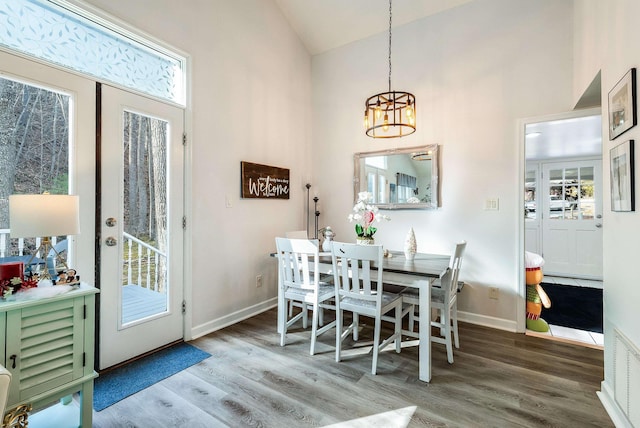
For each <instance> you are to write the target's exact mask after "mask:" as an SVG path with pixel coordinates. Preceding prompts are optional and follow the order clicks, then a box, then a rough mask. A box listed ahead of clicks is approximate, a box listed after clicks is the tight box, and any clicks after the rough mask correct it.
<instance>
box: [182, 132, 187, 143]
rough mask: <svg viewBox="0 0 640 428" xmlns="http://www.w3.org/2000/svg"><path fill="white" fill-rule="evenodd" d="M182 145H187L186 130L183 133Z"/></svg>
mask: <svg viewBox="0 0 640 428" xmlns="http://www.w3.org/2000/svg"><path fill="white" fill-rule="evenodd" d="M182 145H183V146H186V145H187V133H186V132H185V133H184V134H182Z"/></svg>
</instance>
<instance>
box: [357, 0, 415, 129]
mask: <svg viewBox="0 0 640 428" xmlns="http://www.w3.org/2000/svg"><path fill="white" fill-rule="evenodd" d="M392 3H393V0H389V58H388V60H389V90H388V92H380V93H377V94H375V95H372V96H370V97H369V98H367V100H366V101H365V103H364V129H365V133H366V134H367V136H369V137H372V138H398V137H404V136H405V135H411V134H413V133H414V132H416V97H415V96H414V95H413V94H412V93H410V92H405V91H393V90H392V89H391V38H392V33H393V31H392V30H393V7H392Z"/></svg>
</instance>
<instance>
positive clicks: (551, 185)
mask: <svg viewBox="0 0 640 428" xmlns="http://www.w3.org/2000/svg"><path fill="white" fill-rule="evenodd" d="M523 131H524V132H523V144H524V154H525V161H524V164H525V174H524V175H525V177H524V201H523V212H524V249H525V251H529V252H532V253H536V254H539V255H541V256H542V257H543V259H544V265H543V268H542V269H543V273H544V279H543V285H544V284H545V281H546V284H548V285H547V287H548V288H550V289H556V288H557V289H562V291H563V294H564V292H565V291H569V290H570V289H571V290H570V291H572V292H574V291H575V292H576V293H578V295H580V293H582V294H587V293H589V292H590V291H589V289H593V288H595V289H598V288H599V289H600V292H601V290H602V287H603V282H602V279H603V278H602V230H603V228H604V226H605V225H604V224H603V222H602V203H603V201H602V173H601V171H602V119H601V111H600V108H595V109H584V110H576V111H572V112H568V113H564V114H558V115H551V116H544V117H538V118H530V119H527V120H525V121H524V129H523ZM581 287H585V288H581ZM543 288H544V287H543ZM573 288H575V290H573ZM591 291H593V290H591ZM554 293H555V291H554ZM574 295H575V294H574ZM574 299H575V301H574V306H578V307H579V306H580V301H581V300H583V299H582V298H580V297H578V298H575V297H574ZM584 300H585V301H586V300H587V299H584ZM556 303H559V302H556ZM551 305H552V306H551V308H550V309H549V310H548V312H547V314H548V315H549V316H550V318H553V317H552V316H551V315H552V312H550V311H551V310H555V307H554V305H553V301H552V302H551ZM555 306H556V307H560V306H562V305H559V304H557V305H555ZM545 310H547V309H544V308H543V309H542V313H541V315H540V317H541V318H542V319H544V317H545ZM600 316H601V315H600ZM523 323H524V322H523ZM563 323H564V322H563ZM572 324H574V323H573V322H571V321H569V322H568V323H566V325H551V326H550V329H549V331H548V332H547V333H543V335H545V336H552V337H557V336H559V337H561V338H563V337H564V338H566V339H568V340H570V341H579V342H585V344H587V346H588V345H589V344H595V346H600V345H601V343H599V342H601V339H602V338H601V335H599V333H597V332H596V333H595V339H594V333H592V332H591V331H588V330H580V329H579V328H574V327H567V325H572ZM575 325H577V326H580V325H581V324H580V323H579V322H578V323H577V324H575ZM527 333H528V334H529V333H530V331H529V330H527ZM555 333H557V334H555ZM536 335H537V334H536Z"/></svg>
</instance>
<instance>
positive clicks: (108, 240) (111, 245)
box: [104, 236, 118, 247]
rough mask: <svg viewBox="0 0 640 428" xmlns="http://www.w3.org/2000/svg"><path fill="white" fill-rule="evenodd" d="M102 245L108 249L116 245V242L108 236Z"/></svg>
mask: <svg viewBox="0 0 640 428" xmlns="http://www.w3.org/2000/svg"><path fill="white" fill-rule="evenodd" d="M104 243H105V244H107V246H109V247H114V246H115V245H116V244H117V243H118V240H117V239H116V238H114V237H113V236H109V237H108V238H107V239H105V240H104Z"/></svg>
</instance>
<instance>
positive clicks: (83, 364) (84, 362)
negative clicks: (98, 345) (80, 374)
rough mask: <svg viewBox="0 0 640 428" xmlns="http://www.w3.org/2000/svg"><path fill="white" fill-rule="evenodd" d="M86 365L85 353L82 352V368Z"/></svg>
mask: <svg viewBox="0 0 640 428" xmlns="http://www.w3.org/2000/svg"><path fill="white" fill-rule="evenodd" d="M86 365H87V353H86V352H83V353H82V367H84V366H86Z"/></svg>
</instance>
